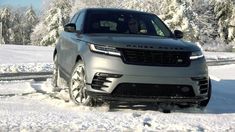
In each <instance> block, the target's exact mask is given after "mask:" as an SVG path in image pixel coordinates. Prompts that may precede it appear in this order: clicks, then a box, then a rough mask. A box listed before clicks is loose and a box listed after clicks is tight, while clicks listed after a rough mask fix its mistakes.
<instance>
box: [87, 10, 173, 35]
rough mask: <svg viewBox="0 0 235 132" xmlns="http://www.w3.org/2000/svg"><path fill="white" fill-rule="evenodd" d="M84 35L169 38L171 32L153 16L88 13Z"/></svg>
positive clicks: (126, 13)
mask: <svg viewBox="0 0 235 132" xmlns="http://www.w3.org/2000/svg"><path fill="white" fill-rule="evenodd" d="M85 24H86V26H85V29H84V32H85V33H118V34H141V35H149V36H162V37H171V31H170V30H169V29H168V28H167V27H166V25H165V24H164V23H163V22H162V21H161V20H160V19H159V18H158V17H157V16H155V15H151V14H144V13H128V12H124V13H123V12H88V15H87V17H86V23H85Z"/></svg>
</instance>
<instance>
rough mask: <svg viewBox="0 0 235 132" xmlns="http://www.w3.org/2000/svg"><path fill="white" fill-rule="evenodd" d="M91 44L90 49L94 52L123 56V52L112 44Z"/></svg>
mask: <svg viewBox="0 0 235 132" xmlns="http://www.w3.org/2000/svg"><path fill="white" fill-rule="evenodd" d="M89 46H90V50H91V51H93V52H97V53H103V54H108V55H114V56H121V53H120V52H119V51H118V50H117V49H116V48H114V47H111V46H107V45H95V44H90V45H89Z"/></svg>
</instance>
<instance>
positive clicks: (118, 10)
mask: <svg viewBox="0 0 235 132" xmlns="http://www.w3.org/2000/svg"><path fill="white" fill-rule="evenodd" d="M82 10H83V11H88V12H89V11H91V12H127V13H139V14H146V15H147V14H148V15H153V13H148V12H142V11H137V10H130V9H119V8H84V9H82Z"/></svg>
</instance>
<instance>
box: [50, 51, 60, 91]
mask: <svg viewBox="0 0 235 132" xmlns="http://www.w3.org/2000/svg"><path fill="white" fill-rule="evenodd" d="M58 80H59V67H58V59H57V55H55V59H54V69H53V76H52V86H53V91H54V92H58V91H60V88H59V85H58V84H59V82H58Z"/></svg>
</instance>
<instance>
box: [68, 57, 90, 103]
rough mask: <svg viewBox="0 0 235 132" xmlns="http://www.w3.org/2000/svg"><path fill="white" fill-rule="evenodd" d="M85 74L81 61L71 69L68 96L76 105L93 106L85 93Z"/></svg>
mask: <svg viewBox="0 0 235 132" xmlns="http://www.w3.org/2000/svg"><path fill="white" fill-rule="evenodd" d="M85 89H86V74H85V66H84V62H83V61H79V62H78V63H77V64H76V65H75V66H74V68H73V72H72V75H71V77H70V80H69V96H70V99H71V100H72V101H73V102H74V103H75V104H77V105H84V106H93V105H94V103H93V102H94V101H93V99H92V98H91V97H90V96H88V95H87V93H86V90H85Z"/></svg>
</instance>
